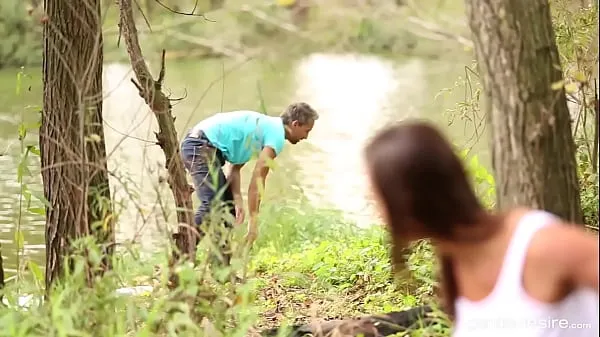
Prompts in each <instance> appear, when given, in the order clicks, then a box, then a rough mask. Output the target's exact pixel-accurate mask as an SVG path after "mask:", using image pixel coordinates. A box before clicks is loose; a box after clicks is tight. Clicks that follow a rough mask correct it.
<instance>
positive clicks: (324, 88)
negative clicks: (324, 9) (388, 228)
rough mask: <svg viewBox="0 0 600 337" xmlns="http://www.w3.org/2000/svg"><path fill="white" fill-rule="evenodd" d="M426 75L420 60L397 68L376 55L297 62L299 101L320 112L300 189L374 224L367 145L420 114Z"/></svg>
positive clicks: (351, 216) (304, 160) (316, 57)
mask: <svg viewBox="0 0 600 337" xmlns="http://www.w3.org/2000/svg"><path fill="white" fill-rule="evenodd" d="M423 72H424V70H423V65H422V63H421V62H420V61H419V60H410V61H408V62H406V63H403V64H401V65H399V66H398V67H395V66H394V64H393V63H392V62H386V61H383V60H382V59H380V58H377V57H369V56H355V55H339V56H336V55H326V54H315V55H312V56H310V57H308V58H306V59H305V60H303V61H302V62H301V63H300V64H299V66H298V68H297V77H296V78H297V81H298V91H297V96H298V99H301V100H305V101H307V102H310V104H312V105H313V106H314V107H315V108H316V109H317V110H318V111H320V112H321V117H320V119H319V121H318V123H316V124H315V128H314V129H313V131H312V133H311V136H310V137H309V139H308V142H309V143H310V144H311V145H313V146H312V148H311V150H308V151H305V153H304V154H303V155H302V156H299V158H297V159H298V160H299V161H301V162H302V165H301V172H302V177H303V179H302V185H303V186H304V188H305V191H307V192H308V193H307V194H308V196H309V197H310V198H311V199H312V200H313V201H314V202H315V203H319V204H323V203H325V204H329V205H331V206H333V207H334V208H337V209H340V210H342V211H343V212H344V213H345V214H346V215H347V216H348V218H349V219H351V220H353V221H356V222H357V223H358V224H359V225H360V226H367V225H370V224H372V223H373V222H374V221H376V219H377V217H376V214H375V212H374V209H373V206H372V204H371V202H370V198H369V195H368V191H367V190H368V188H367V181H366V179H365V172H364V165H363V164H364V163H363V161H362V150H363V146H364V144H365V142H366V141H367V140H368V138H369V137H370V136H371V135H373V133H374V132H375V131H376V130H377V129H379V128H380V127H381V126H383V125H385V124H386V123H387V122H389V121H390V120H393V119H396V118H398V117H400V116H401V115H402V116H408V115H411V114H416V112H417V111H418V104H419V99H418V97H419V96H422V95H423V94H424V92H423V90H424V87H425V85H424V83H425V81H424V73H423ZM398 75H401V76H398ZM399 92H400V93H403V94H402V95H398V93H399ZM398 107H402V111H401V114H399V112H398V111H397V109H398Z"/></svg>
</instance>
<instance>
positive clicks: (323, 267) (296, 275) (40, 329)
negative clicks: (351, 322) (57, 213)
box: [0, 205, 439, 337]
mask: <svg viewBox="0 0 600 337" xmlns="http://www.w3.org/2000/svg"><path fill="white" fill-rule="evenodd" d="M297 206H300V205H294V206H292V205H288V207H287V208H286V211H287V212H286V213H285V214H286V215H285V217H286V218H285V219H284V218H282V216H281V215H280V213H278V214H273V215H274V216H273V217H271V218H268V215H267V218H266V219H265V222H264V223H263V224H262V227H261V233H262V235H261V237H260V239H259V241H257V246H256V247H255V251H254V253H253V254H252V257H251V260H250V261H251V264H250V266H251V267H250V269H249V275H248V278H247V283H246V284H244V285H241V284H238V285H235V286H232V285H230V284H226V285H224V286H222V285H219V284H218V283H217V282H215V281H214V280H213V279H212V278H211V273H204V272H203V270H204V269H203V267H202V266H200V267H199V268H197V269H196V270H194V271H193V270H191V269H187V268H182V270H181V271H180V277H181V279H182V283H183V287H184V288H183V292H184V293H180V294H178V295H175V294H174V293H170V292H168V291H167V290H166V287H165V285H166V270H167V268H166V266H167V264H166V261H167V260H166V255H163V254H162V253H160V252H157V253H154V254H152V255H151V256H148V257H146V258H140V257H139V256H136V254H134V251H130V252H128V253H123V254H119V255H120V256H119V257H118V258H117V259H116V263H115V270H114V272H112V273H110V274H108V275H107V276H106V277H105V278H104V279H102V280H98V281H96V284H95V286H94V288H87V287H86V286H85V280H84V275H83V274H82V273H81V270H80V269H79V268H75V269H76V271H75V272H74V274H72V275H70V276H69V277H67V278H66V281H65V283H64V284H62V285H61V286H59V288H58V289H57V290H56V291H55V292H54V293H53V294H52V296H51V298H50V301H49V302H47V304H43V305H39V306H38V305H35V303H33V302H30V304H31V305H30V306H29V307H28V308H27V309H26V310H23V309H18V308H17V307H4V306H0V324H1V325H2V327H3V329H2V332H0V336H9V335H10V336H15V335H20V336H28V337H29V336H47V335H54V336H88V335H102V336H107V337H111V336H125V335H128V336H132V335H135V336H144V335H145V336H148V335H152V336H167V335H171V334H172V333H173V332H174V331H175V330H177V331H178V333H177V336H187V335H190V336H191V335H195V336H198V335H201V336H244V335H249V336H253V335H256V333H257V331H260V330H263V329H266V328H270V327H275V326H281V325H284V326H285V325H286V324H293V323H301V322H307V321H310V320H311V319H312V318H319V319H334V318H349V317H354V316H359V315H364V314H378V313H384V312H389V311H393V310H402V309H408V308H410V307H413V306H416V305H418V304H420V303H429V302H431V301H432V289H433V285H434V284H433V281H432V279H433V274H432V273H433V267H434V264H433V261H434V259H433V256H432V252H431V251H430V250H429V249H428V247H427V245H424V244H422V245H418V246H417V248H416V249H415V250H414V251H413V253H412V254H411V255H410V258H409V268H410V270H411V271H412V274H413V276H414V279H413V280H412V281H411V282H410V284H408V283H404V284H398V283H394V282H392V275H391V266H390V263H389V258H388V247H387V244H386V236H385V233H384V232H383V231H382V230H381V229H380V228H377V227H373V228H370V229H357V228H355V227H352V226H350V225H349V224H344V223H341V222H339V220H338V218H337V217H336V215H335V213H334V212H329V211H325V210H317V209H309V208H307V207H308V206H300V207H301V208H298V209H296V210H295V211H294V208H295V207H297ZM284 221H285V222H284ZM276 237H280V238H283V239H280V240H275V238H276ZM200 255H201V254H200ZM201 265H202V263H201ZM30 269H31V271H32V273H30V274H28V275H24V279H22V280H21V281H20V282H19V283H18V284H17V283H14V282H13V283H10V284H9V285H8V286H7V288H6V289H5V290H6V291H5V297H6V300H7V301H8V302H9V303H10V302H13V301H14V300H15V299H16V297H17V295H18V294H19V293H20V294H21V295H22V294H23V293H28V294H33V295H34V296H39V295H41V292H42V289H41V286H40V285H41V284H42V283H43V280H42V275H41V274H39V273H36V270H37V269H36V268H35V267H33V268H30ZM234 269H238V272H241V271H240V269H241V266H235V261H234ZM212 274H214V275H217V273H212ZM135 285H150V286H152V287H153V290H152V291H150V292H146V293H142V294H140V295H138V296H122V295H119V294H115V292H114V290H115V289H117V288H119V287H123V286H135ZM17 290H18V291H17ZM182 297H183V298H187V297H193V298H195V300H196V301H195V304H194V305H193V306H188V305H187V304H186V302H185V301H184V300H182ZM177 311H179V312H178V313H177ZM199 317H202V318H204V320H203V324H194V323H193V322H192V320H196V322H199V321H200V319H199ZM438 335H439V334H438Z"/></svg>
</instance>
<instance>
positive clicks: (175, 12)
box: [154, 0, 215, 22]
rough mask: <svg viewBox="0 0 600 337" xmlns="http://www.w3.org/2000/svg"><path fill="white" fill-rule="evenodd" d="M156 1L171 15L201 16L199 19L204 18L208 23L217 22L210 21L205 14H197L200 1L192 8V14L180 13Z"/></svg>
mask: <svg viewBox="0 0 600 337" xmlns="http://www.w3.org/2000/svg"><path fill="white" fill-rule="evenodd" d="M154 1H156V3H157V4H159V5H160V6H161V7H162V8H164V9H166V10H168V11H169V12H171V13H174V14H179V15H187V16H199V17H201V18H203V19H204V20H206V21H210V22H215V21H212V20H209V19H208V18H207V17H206V16H204V14H201V13H195V12H196V9H197V8H198V0H196V2H195V3H194V8H192V11H191V12H189V13H186V12H180V11H178V10H175V9H173V8H171V7H169V6H167V5H165V4H164V3H163V2H162V1H160V0H154Z"/></svg>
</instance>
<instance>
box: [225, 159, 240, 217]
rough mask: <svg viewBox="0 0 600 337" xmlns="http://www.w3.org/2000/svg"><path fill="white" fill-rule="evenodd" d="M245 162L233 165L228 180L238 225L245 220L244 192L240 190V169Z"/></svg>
mask: <svg viewBox="0 0 600 337" xmlns="http://www.w3.org/2000/svg"><path fill="white" fill-rule="evenodd" d="M243 166H244V164H241V165H232V166H231V170H230V171H229V176H228V177H227V180H228V181H229V185H230V188H231V192H232V193H233V201H234V205H235V223H236V224H237V225H239V224H241V223H242V222H244V200H243V199H242V193H241V192H240V180H241V179H240V171H241V170H242V167H243Z"/></svg>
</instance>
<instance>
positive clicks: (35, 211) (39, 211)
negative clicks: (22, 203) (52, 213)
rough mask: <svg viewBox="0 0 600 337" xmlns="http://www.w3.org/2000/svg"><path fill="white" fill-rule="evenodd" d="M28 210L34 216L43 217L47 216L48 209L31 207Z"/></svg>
mask: <svg viewBox="0 0 600 337" xmlns="http://www.w3.org/2000/svg"><path fill="white" fill-rule="evenodd" d="M27 210H28V211H29V212H31V213H33V214H37V215H42V216H45V215H46V209H45V208H43V207H29V208H28V209H27Z"/></svg>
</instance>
